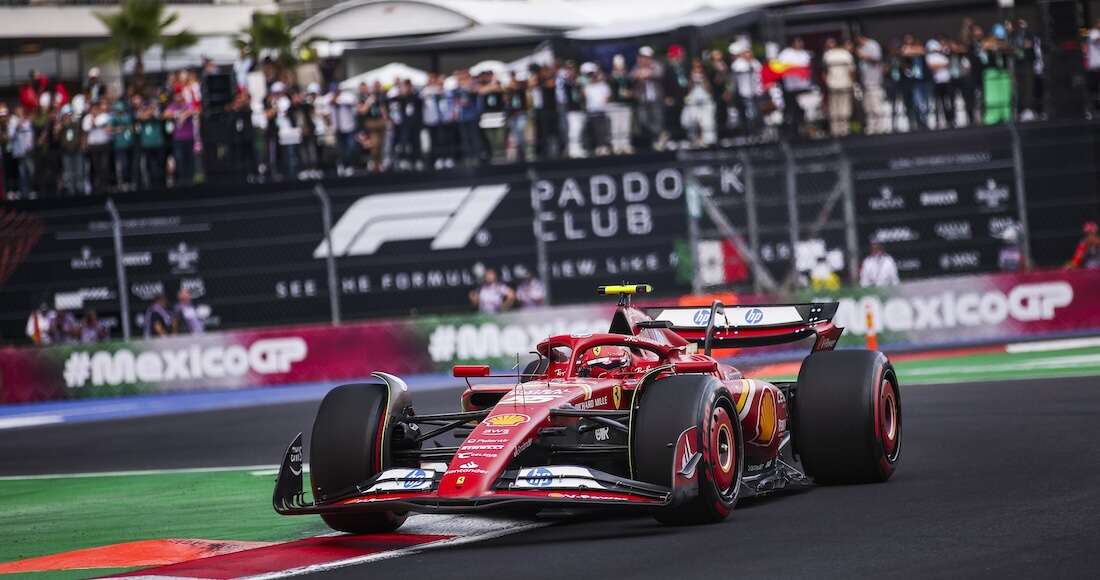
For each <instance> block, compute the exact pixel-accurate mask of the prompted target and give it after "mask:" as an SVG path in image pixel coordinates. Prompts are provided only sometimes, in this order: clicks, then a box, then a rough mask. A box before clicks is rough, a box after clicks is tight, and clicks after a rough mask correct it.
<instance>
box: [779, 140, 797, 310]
mask: <svg viewBox="0 0 1100 580" xmlns="http://www.w3.org/2000/svg"><path fill="white" fill-rule="evenodd" d="M783 155H784V156H785V157H786V160H787V162H786V165H785V168H784V171H785V173H786V177H787V220H788V222H789V223H788V227H789V229H790V243H791V269H790V274H788V276H787V280H786V281H785V282H784V283H783V286H784V287H783V291H784V292H786V291H787V290H788V289H789V288H788V286H789V283H790V282H791V281H792V280H794V279H795V277H796V276H795V274H797V272H798V260H797V257H798V240H799V238H800V237H801V236H800V235H799V233H800V232H799V227H800V225H799V221H798V177H797V174H796V173H795V166H794V151H792V150H791V144H790V142H789V141H783Z"/></svg>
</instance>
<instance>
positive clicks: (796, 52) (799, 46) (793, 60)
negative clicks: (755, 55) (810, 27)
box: [776, 38, 813, 135]
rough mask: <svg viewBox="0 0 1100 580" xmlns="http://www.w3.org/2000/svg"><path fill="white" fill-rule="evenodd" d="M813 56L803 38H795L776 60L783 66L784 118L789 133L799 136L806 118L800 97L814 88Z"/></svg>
mask: <svg viewBox="0 0 1100 580" xmlns="http://www.w3.org/2000/svg"><path fill="white" fill-rule="evenodd" d="M811 58H812V55H811V54H810V52H809V51H808V50H806V45H805V43H804V42H802V39H801V38H795V39H794V40H793V41H791V45H790V46H788V47H787V48H784V49H783V50H781V51H780V52H779V55H778V56H777V57H776V60H778V61H779V63H780V65H782V66H783V68H784V72H783V116H784V118H785V121H786V123H787V131H788V132H790V134H792V135H798V133H799V132H800V131H801V130H802V121H803V119H804V118H805V116H806V113H805V111H803V110H802V105H801V104H799V102H798V97H799V96H800V95H802V94H803V93H805V92H807V91H809V90H810V89H812V88H813V82H812V81H811V80H810V60H811Z"/></svg>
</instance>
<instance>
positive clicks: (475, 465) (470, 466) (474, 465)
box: [458, 461, 480, 469]
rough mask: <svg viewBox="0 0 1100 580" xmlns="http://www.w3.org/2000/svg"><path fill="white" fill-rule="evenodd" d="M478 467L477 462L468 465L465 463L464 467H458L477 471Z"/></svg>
mask: <svg viewBox="0 0 1100 580" xmlns="http://www.w3.org/2000/svg"><path fill="white" fill-rule="evenodd" d="M478 467H480V466H479V465H478V464H477V462H476V461H470V462H468V463H463V464H462V465H459V466H458V468H459V469H477V468H478Z"/></svg>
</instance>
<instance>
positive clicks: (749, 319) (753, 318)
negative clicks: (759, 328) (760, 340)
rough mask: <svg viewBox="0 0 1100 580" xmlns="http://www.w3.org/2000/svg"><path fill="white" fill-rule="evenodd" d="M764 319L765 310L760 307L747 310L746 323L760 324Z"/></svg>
mask: <svg viewBox="0 0 1100 580" xmlns="http://www.w3.org/2000/svg"><path fill="white" fill-rule="evenodd" d="M762 320H764V311H763V310H761V309H759V308H750V309H748V310H747V311H746V312H745V323H746V324H760V321H762Z"/></svg>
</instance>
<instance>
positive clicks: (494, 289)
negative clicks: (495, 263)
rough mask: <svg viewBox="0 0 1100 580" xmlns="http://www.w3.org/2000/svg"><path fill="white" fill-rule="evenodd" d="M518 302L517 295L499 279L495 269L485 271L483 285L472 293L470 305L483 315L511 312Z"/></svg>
mask: <svg viewBox="0 0 1100 580" xmlns="http://www.w3.org/2000/svg"><path fill="white" fill-rule="evenodd" d="M515 301H516V293H515V292H514V291H513V290H512V289H511V288H509V287H508V285H507V284H505V283H504V282H501V281H500V280H498V279H497V272H496V270H493V269H488V270H485V274H484V276H482V279H481V285H480V286H478V287H477V288H475V289H473V290H471V291H470V303H471V304H473V305H474V306H476V307H477V309H478V312H481V313H482V314H496V313H497V312H501V311H503V310H509V309H511V308H512V305H513V304H514V303H515Z"/></svg>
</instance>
